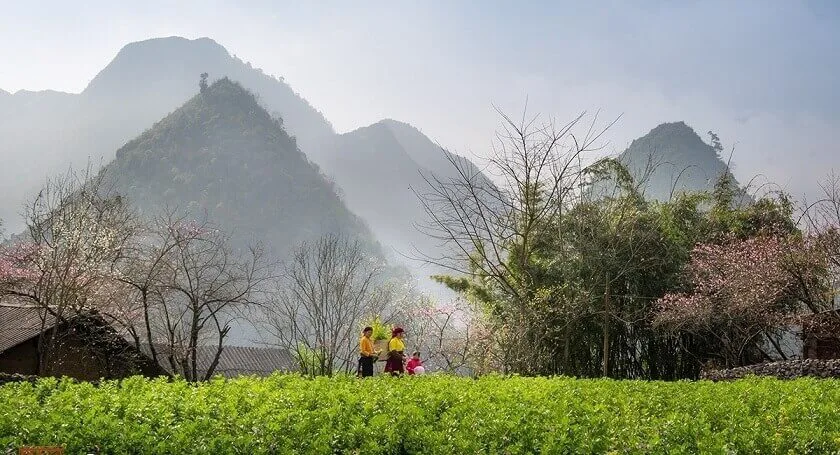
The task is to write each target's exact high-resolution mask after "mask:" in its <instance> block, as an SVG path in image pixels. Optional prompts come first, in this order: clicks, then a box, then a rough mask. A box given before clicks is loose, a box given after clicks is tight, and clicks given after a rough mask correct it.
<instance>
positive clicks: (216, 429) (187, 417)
mask: <svg viewBox="0 0 840 455" xmlns="http://www.w3.org/2000/svg"><path fill="white" fill-rule="evenodd" d="M838 386H840V382H838V381H836V380H816V379H797V380H792V381H779V380H775V379H758V378H750V379H745V380H740V381H734V382H724V383H712V382H705V381H700V382H671V383H663V382H641V381H613V380H575V379H565V378H519V377H512V378H503V377H497V376H491V377H482V378H480V379H477V380H474V379H466V378H456V377H450V376H426V377H417V378H408V377H406V378H399V379H396V378H390V377H381V378H375V379H364V380H360V379H355V378H350V377H334V378H326V377H316V378H305V377H301V376H294V375H276V376H272V377H269V378H265V379H258V378H240V379H233V380H223V379H214V380H212V381H210V382H207V383H201V384H189V383H186V382H183V381H177V380H176V381H170V380H167V379H154V380H148V379H144V378H140V377H134V378H129V379H125V380H123V381H103V382H101V383H100V385H99V386H94V385H92V384H88V383H74V382H72V381H69V380H55V379H43V380H40V381H38V382H36V383H34V384H33V383H29V382H20V383H11V384H6V385H4V386H2V387H0V447H6V446H10V445H11V446H20V445H24V444H33V445H34V444H38V445H53V444H63V445H65V447H66V448H67V450H68V453H82V451H84V450H86V449H88V448H89V447H93V446H95V445H96V446H99V447H100V448H101V449H102V452H103V453H249V454H250V453H255V454H260V453H365V454H368V453H372V454H399V453H405V454H412V453H431V454H451V453H488V454H490V453H510V454H516V453H609V452H613V451H614V452H616V453H798V454H802V453H836V452H837V451H838V450H840V406H839V405H840V387H838Z"/></svg>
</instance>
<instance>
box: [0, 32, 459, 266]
mask: <svg viewBox="0 0 840 455" xmlns="http://www.w3.org/2000/svg"><path fill="white" fill-rule="evenodd" d="M203 72H207V73H209V74H210V80H215V79H220V78H223V77H227V78H229V79H230V80H232V81H236V82H237V83H238V84H240V85H241V86H242V87H244V88H245V89H246V90H248V91H250V92H252V93H254V94H255V97H256V103H258V104H259V105H260V106H261V109H265V110H266V111H267V112H268V113H269V114H271V116H272V117H274V118H276V119H282V120H280V121H281V122H282V127H283V129H284V130H285V131H286V132H288V134H289V135H291V136H293V138H292V139H290V140H291V141H292V142H293V143H296V145H297V146H299V149H300V150H301V151H302V152H303V153H305V154H306V156H307V157H308V158H309V159H310V160H312V161H313V162H314V163H315V164H316V165H318V166H320V167H321V169H322V170H323V171H324V173H325V174H327V175H328V176H330V177H331V178H332V179H334V180H335V182H336V183H337V184H338V185H339V186H340V189H339V191H340V193H342V194H343V197H344V198H345V199H346V201H347V204H348V205H349V206H350V208H351V210H353V211H354V212H355V213H357V214H359V215H361V216H362V217H363V218H364V219H365V220H366V221H367V222H368V224H369V226H370V227H371V229H372V230H373V231H374V232H375V233H376V234H377V235H378V236H380V237H381V240H382V242H383V244H384V245H385V246H386V247H387V248H386V250H387V251H388V252H390V257H391V258H392V259H393V258H397V259H400V260H401V261H402V262H403V263H408V264H411V267H412V269H414V271H415V272H416V273H415V275H416V276H418V277H425V276H428V275H429V274H431V273H433V272H431V271H429V270H425V269H423V270H418V269H417V268H418V267H419V265H420V264H419V263H418V262H416V261H408V260H406V258H405V257H403V256H402V255H404V254H413V253H414V252H415V247H416V248H419V249H421V250H423V251H427V252H432V250H431V249H432V248H435V247H436V245H434V244H433V243H432V242H430V241H429V239H428V238H426V236H425V235H423V234H421V233H420V232H418V231H417V229H416V228H415V224H416V223H419V222H422V220H423V216H424V213H423V211H422V208H421V206H420V202H419V201H418V199H417V197H416V195H415V194H414V192H413V191H412V190H411V189H410V187H411V188H415V189H418V190H421V191H422V189H423V185H424V184H425V182H424V181H423V179H422V177H421V174H422V173H426V174H427V175H431V174H434V175H439V176H446V172H451V170H452V168H451V164H450V163H449V162H448V161H447V159H446V155H445V153H444V152H443V151H442V150H441V149H440V147H438V146H437V145H435V144H434V143H432V141H431V140H429V139H428V138H427V137H426V136H425V135H423V134H422V133H421V132H420V131H418V130H417V129H415V128H413V127H411V126H410V125H406V124H404V123H400V122H397V121H393V120H384V121H382V122H380V123H377V124H376V125H372V126H370V127H367V128H362V129H359V130H357V131H354V132H351V133H347V134H343V135H336V134H335V132H334V130H333V128H332V126H331V125H330V123H329V122H328V121H327V120H326V119H325V118H324V116H323V115H322V114H321V113H320V112H318V111H317V110H316V109H315V108H313V107H312V106H311V105H310V104H309V103H308V102H307V101H306V100H305V99H303V98H302V97H301V96H299V95H298V94H297V93H295V92H294V90H292V88H291V87H290V86H289V85H288V84H286V83H285V82H284V81H283V79H282V78H275V77H272V76H268V75H266V74H264V73H263V72H262V71H261V70H259V69H257V68H254V67H252V66H251V64H250V63H245V62H243V61H241V60H240V59H238V58H236V57H234V56H232V55H231V54H230V53H229V52H228V51H227V50H226V49H225V48H224V47H222V46H221V45H219V44H218V43H216V42H215V41H213V40H211V39H207V38H201V39H196V40H188V39H184V38H178V37H171V38H159V39H150V40H146V41H141V42H136V43H131V44H128V45H126V46H125V47H124V48H123V49H122V50H120V51H119V53H118V54H117V56H116V57H115V58H114V59H113V60H112V61H111V62H110V63H109V64H108V65H107V66H106V67H105V68H104V69H103V70H102V71H100V72H99V74H98V75H97V76H96V77H95V78H94V79H93V80H92V81H91V82H90V84H88V86H87V88H86V89H85V90H84V91H83V92H82V93H80V94H69V93H62V92H55V91H41V92H28V91H20V92H17V93H15V94H13V95H12V94H9V95H8V96H6V95H2V94H0V137H3V139H4V140H3V141H2V142H0V158H3V159H4V160H5V161H6V162H15V163H17V164H16V166H14V167H11V166H8V167H4V168H3V169H0V191H2V192H3V194H4V198H3V199H2V200H0V219H2V220H4V225H5V227H6V232H15V231H19V230H20V229H21V227H22V226H21V222H20V221H19V220H18V218H17V214H18V212H19V211H20V210H19V209H20V208H21V206H22V204H23V202H24V201H25V200H26V199H27V198H29V197H32V196H33V195H34V194H35V192H36V191H37V190H38V189H39V188H40V186H41V185H42V184H43V182H44V179H45V178H46V176H47V175H52V174H56V173H61V172H64V171H66V169H67V166H68V165H70V164H73V165H74V166H76V167H77V168H79V167H83V166H85V165H86V164H87V162H88V161H89V160H90V161H92V162H93V164H100V163H102V164H105V163H108V162H109V161H111V160H112V159H113V158H114V154H113V153H114V150H117V149H118V148H120V147H121V146H122V145H123V144H126V142H128V141H129V140H131V139H132V138H134V137H137V136H138V135H140V134H141V133H143V131H144V129H145V128H148V127H149V125H152V124H153V123H154V122H156V121H158V120H160V119H161V118H163V117H164V116H167V114H169V113H170V112H173V111H174V110H176V109H178V108H179V106H182V105H184V103H186V102H187V101H189V100H191V101H190V103H194V102H196V99H194V96H195V94H196V92H197V90H198V80H199V75H200V74H201V73H203ZM185 107H186V106H185ZM179 115H180V114H179ZM167 119H168V120H165V121H163V122H161V125H163V124H168V122H172V121H173V120H172V117H167ZM159 126H160V125H158V127H159ZM142 138H147V139H142ZM148 138H149V136H148V132H147V133H145V134H143V136H141V139H135V140H133V141H132V142H131V143H130V144H128V145H126V146H125V147H123V148H122V149H120V150H121V152H120V156H119V157H117V161H116V163H115V164H112V165H110V167H111V168H114V170H117V171H119V172H122V173H127V175H145V174H144V173H148V176H149V177H150V178H151V176H152V175H153V174H154V178H155V179H157V180H155V185H149V184H147V183H148V182H146V181H144V180H143V179H139V178H138V179H135V180H136V181H135V182H133V183H131V182H130V183H126V185H129V184H130V185H134V186H133V187H132V188H131V190H132V192H133V194H134V195H135V197H134V199H135V200H136V201H137V202H138V203H140V204H143V205H144V206H145V208H147V209H152V208H156V207H153V204H159V203H160V204H163V203H171V202H176V201H180V202H185V203H190V204H192V205H193V206H196V207H204V206H206V204H210V205H209V207H210V208H212V209H213V214H214V216H218V217H220V219H218V220H214V221H217V222H219V223H221V224H223V226H224V227H225V228H228V227H229V226H227V225H226V224H225V223H227V222H228V221H230V222H234V223H239V222H240V221H241V220H240V219H237V218H236V212H235V211H234V212H229V211H230V210H234V209H235V208H236V205H237V204H239V203H248V201H243V200H237V201H238V202H235V201H233V200H230V199H219V200H216V198H217V197H222V196H220V194H221V193H220V194H216V193H213V192H214V191H215V192H219V191H222V190H221V189H219V188H218V187H216V186H214V185H216V183H212V182H209V181H207V182H202V183H201V185H203V186H200V187H199V186H196V187H194V188H188V187H183V186H182V185H184V184H185V183H184V181H186V180H189V179H195V178H205V177H206V179H208V180H209V179H211V177H210V175H212V174H210V173H205V177H197V176H194V175H192V171H190V170H189V169H186V168H184V167H183V166H185V165H186V162H182V163H181V164H180V165H179V166H181V167H177V168H171V169H168V170H167V172H170V171H171V175H167V174H165V173H164V172H163V171H164V169H163V168H161V166H164V164H163V163H157V164H155V163H152V162H151V161H149V160H151V158H143V159H141V155H143V154H144V153H145V152H143V151H141V150H139V149H137V150H135V149H134V148H135V147H139V145H136V144H137V141H138V140H141V142H142V141H146V140H148ZM176 142H177V141H176ZM174 143H175V142H173V144H174ZM132 144H135V146H132ZM156 147H157V148H158V149H163V148H164V147H162V146H161V145H160V144H158V145H156ZM290 147H291V146H290ZM293 148H294V147H293ZM23 156H25V157H27V158H26V159H21V157H23ZM152 156H157V155H152ZM198 156H199V155H198V154H197V155H196V156H194V157H193V158H192V159H191V161H189V165H190V166H197V167H198V168H200V169H203V167H206V166H216V167H215V168H214V171H216V172H223V169H222V168H220V167H219V166H220V165H221V164H222V163H226V162H227V161H225V160H219V158H218V157H216V158H215V159H216V161H215V162H214V163H209V162H207V163H205V162H202V161H200V160H199V159H198ZM205 158H206V159H208V160H210V159H213V157H210V156H205ZM166 159H171V158H166ZM170 164H171V163H170ZM229 164H231V165H233V166H237V165H239V163H238V162H232V163H229ZM125 166H129V167H128V168H125ZM135 166H136V167H135ZM269 169H272V170H273V171H276V172H278V173H279V174H278V175H279V176H270V175H267V174H265V175H262V176H263V177H264V178H265V179H267V181H271V180H273V179H277V178H280V179H281V180H282V179H284V178H289V177H288V176H287V174H292V173H293V172H297V170H298V169H299V167H293V168H290V169H280V168H269ZM267 170H268V169H266V171H267ZM129 171H130V172H129ZM196 172H198V171H196ZM201 172H204V171H201ZM307 172H308V171H307ZM218 175H224V174H218ZM307 175H308V174H307ZM164 177H165V178H164ZM291 177H292V178H302V179H304V180H306V179H309V178H310V177H306V176H294V175H292V176H291ZM213 178H215V177H213ZM182 180H183V181H182ZM196 184H198V183H196ZM126 188H127V187H126ZM164 190H168V191H170V192H173V193H180V192H185V194H183V195H179V196H177V197H175V196H172V195H171V194H169V193H166V194H164V192H165V191H164ZM202 191H203V192H206V194H205V193H202ZM148 192H151V193H149V194H147V193H148ZM156 192H158V193H156ZM225 194H226V193H225ZM223 196H225V195H223ZM225 197H227V196H225ZM231 197H233V196H231ZM236 197H238V198H241V197H245V196H244V193H238V195H237V196H236ZM248 197H254V198H256V199H255V201H263V199H260V198H261V197H263V195H261V194H260V193H259V192H258V191H257V192H254V193H250V194H249V196H248ZM178 198H181V199H178ZM290 198H291V196H290ZM219 202H223V204H222V206H220V207H218V208H216V207H215V204H218V203H219ZM275 202H277V203H279V202H278V201H275ZM285 202H288V203H293V204H297V203H299V202H300V201H293V200H292V199H289V200H286V201H285ZM231 204H233V207H231V206H230V205H231ZM315 207H319V204H318V203H316V204H315ZM158 208H159V207H158ZM249 216H251V215H250V214H249ZM342 216H343V215H342ZM340 218H341V217H339V218H337V219H340ZM253 221H254V223H255V225H254V231H253V233H254V234H257V233H258V232H259V230H258V229H257V228H256V226H257V224H256V223H257V221H256V220H253ZM260 222H261V221H260ZM281 222H285V221H282V220H281ZM306 222H307V223H308V222H309V221H306ZM235 226H237V224H233V225H231V226H230V227H235ZM281 229H282V230H285V229H286V227H282V228H281ZM275 240H276V239H274V238H272V241H275ZM289 241H291V240H289Z"/></svg>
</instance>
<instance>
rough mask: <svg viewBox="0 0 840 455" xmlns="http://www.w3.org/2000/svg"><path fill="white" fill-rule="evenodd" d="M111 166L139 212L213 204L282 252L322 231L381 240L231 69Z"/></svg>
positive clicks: (234, 225) (236, 226)
mask: <svg viewBox="0 0 840 455" xmlns="http://www.w3.org/2000/svg"><path fill="white" fill-rule="evenodd" d="M106 172H107V174H106V176H108V177H109V178H110V179H112V180H113V181H114V182H115V184H116V190H117V191H118V192H119V193H121V194H124V195H126V196H127V197H128V198H129V199H130V200H131V202H132V203H133V205H134V206H136V207H138V208H139V209H140V210H141V213H143V212H145V213H149V214H154V213H158V212H159V211H160V210H161V209H162V208H164V207H179V208H182V209H187V210H189V211H190V212H191V213H193V214H194V215H195V216H197V217H201V216H204V214H205V213H206V215H208V217H209V218H210V219H211V220H212V221H214V222H215V223H217V224H219V225H220V226H222V227H224V228H226V229H228V230H231V231H232V232H233V234H234V237H235V238H236V239H241V240H250V239H255V240H260V241H262V242H264V243H265V244H266V246H267V247H269V248H270V250H271V251H273V252H274V253H276V254H279V255H281V256H282V255H284V254H285V253H287V252H288V251H289V250H290V249H291V248H293V247H296V246H297V245H298V244H299V243H300V242H302V241H304V240H312V239H315V238H317V237H318V236H320V235H322V234H324V233H344V234H347V235H349V236H351V237H354V238H361V239H362V240H363V241H365V242H367V243H368V244H369V245H371V246H373V245H374V240H373V236H372V235H371V233H370V231H369V230H368V228H367V227H366V226H365V224H364V223H363V222H362V220H360V219H359V218H358V217H356V216H355V215H354V214H353V213H351V212H350V210H348V209H347V207H345V206H344V204H343V203H342V201H341V200H340V199H339V197H338V196H337V195H336V193H335V189H334V187H333V186H332V184H330V183H329V182H327V180H326V179H325V178H324V176H323V175H322V174H320V172H319V171H318V169H317V167H316V166H315V165H313V164H312V163H311V162H310V161H309V160H307V158H306V156H304V154H303V153H302V152H301V151H300V149H298V147H297V145H296V143H295V141H294V139H293V138H291V137H290V136H289V135H288V134H287V133H286V131H284V130H283V128H282V127H281V125H280V122H279V121H278V120H277V119H275V118H272V116H271V115H270V114H269V113H268V112H266V111H265V109H263V108H262V107H261V106H260V105H259V104H258V103H257V100H256V98H255V96H254V95H253V94H252V93H250V92H248V91H247V90H245V89H244V88H243V87H242V86H241V85H239V84H238V83H236V82H233V81H231V80H230V79H227V78H225V79H221V80H219V81H217V82H215V83H213V84H212V85H210V87H209V88H208V89H207V90H205V91H204V92H203V93H200V94H198V95H196V96H194V97H193V98H192V99H191V100H189V101H188V102H187V103H186V104H184V105H183V106H182V107H180V108H179V109H177V110H176V111H174V112H173V113H171V114H169V115H168V116H166V118H164V119H163V120H161V121H160V122H158V123H156V124H155V125H154V126H153V127H152V128H151V129H149V130H148V131H146V132H145V133H143V134H141V135H140V136H139V137H137V138H136V139H134V140H132V141H130V142H128V143H127V144H126V145H125V146H123V147H122V148H120V149H119V150H117V153H116V158H115V160H114V161H113V162H112V163H110V164H109V165H108V166H107V168H106Z"/></svg>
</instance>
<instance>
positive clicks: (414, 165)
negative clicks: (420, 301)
mask: <svg viewBox="0 0 840 455" xmlns="http://www.w3.org/2000/svg"><path fill="white" fill-rule="evenodd" d="M320 154H321V157H322V158H321V161H322V169H323V171H324V173H325V174H326V175H327V176H328V177H330V178H331V179H332V180H334V181H335V182H336V184H338V186H339V187H340V188H341V189H342V192H343V198H344V200H345V202H346V203H347V206H348V207H349V208H350V209H351V210H352V211H353V212H354V213H356V214H358V215H360V216H361V217H362V218H364V219H365V220H366V221H367V222H368V223H369V224H370V226H371V229H372V230H373V232H374V233H375V234H376V237H377V239H378V240H379V241H380V242H381V243H382V244H383V246H385V247H386V249H387V250H388V251H389V252H390V254H391V256H390V257H391V259H392V260H397V261H399V262H402V263H403V264H406V265H408V266H410V267H411V268H413V269H415V272H416V274H417V275H419V276H428V275H431V274H434V273H440V272H442V270H437V269H435V268H433V267H430V266H426V267H421V262H420V261H419V260H418V259H419V257H420V256H422V255H423V254H425V255H430V256H434V255H436V254H441V253H442V250H441V245H440V244H439V241H437V240H434V239H432V238H430V237H429V236H427V235H426V234H424V233H423V232H422V230H421V229H420V227H421V226H422V225H424V224H426V223H427V214H426V212H425V210H424V209H423V206H422V204H421V201H420V199H419V197H418V195H423V194H425V193H427V192H428V190H429V186H428V182H427V181H426V178H438V179H441V180H444V181H445V180H447V179H450V178H456V177H457V175H456V170H455V168H454V167H453V165H452V163H451V161H450V159H458V160H461V161H462V162H463V163H464V164H465V165H466V166H467V167H468V168H469V169H470V172H475V173H478V172H479V170H478V169H477V168H476V167H475V166H474V165H473V164H472V163H471V162H469V161H466V160H464V158H462V157H457V156H456V155H452V154H450V153H449V152H447V151H445V150H443V149H442V148H441V147H440V146H439V145H436V144H435V143H433V142H432V141H431V140H430V139H429V138H428V137H426V136H425V135H424V134H423V133H421V132H420V131H419V130H418V129H416V128H415V127H413V126H411V125H409V124H407V123H402V122H398V121H395V120H390V119H389V120H382V121H380V122H378V123H375V124H373V125H370V126H366V127H364V128H359V129H357V130H355V131H352V132H349V133H345V134H341V135H339V136H336V137H335V138H334V140H333V141H331V142H329V143H327V144H325V146H324V147H323V148H322V149H321V150H320ZM421 284H422V285H423V287H424V290H425V291H427V292H433V293H435V294H437V295H439V296H441V295H443V294H444V293H445V292H444V291H443V290H442V287H441V286H438V285H436V284H433V283H430V282H424V283H421Z"/></svg>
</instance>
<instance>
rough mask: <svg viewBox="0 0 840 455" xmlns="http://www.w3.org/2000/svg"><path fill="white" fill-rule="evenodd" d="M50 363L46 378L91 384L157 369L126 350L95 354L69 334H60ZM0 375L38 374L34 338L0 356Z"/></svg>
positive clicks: (36, 345)
mask: <svg viewBox="0 0 840 455" xmlns="http://www.w3.org/2000/svg"><path fill="white" fill-rule="evenodd" d="M56 344H57V346H56V350H55V352H54V353H53V354H52V356H51V357H52V361H51V362H50V365H49V368H48V370H47V373H46V374H47V375H49V376H59V377H60V376H68V377H71V378H75V379H79V380H84V381H95V380H98V379H103V378H105V379H115V378H122V377H126V376H131V375H135V374H143V375H146V376H157V375H159V374H160V370H159V369H158V368H153V367H150V366H149V365H148V362H145V360H146V359H145V358H144V357H143V356H140V355H137V353H136V352H134V351H133V350H132V349H130V348H129V347H128V346H127V347H126V349H121V350H119V351H117V352H109V353H102V352H97V351H95V350H93V349H91V348H89V346H88V345H87V344H86V343H85V342H84V340H82V339H80V338H79V337H77V336H75V335H73V334H72V333H67V332H62V333H60V338H59V340H57V343H56ZM0 373H18V374H28V375H34V374H38V337H34V338H31V339H30V340H27V341H26V342H24V343H21V344H19V345H17V346H15V347H13V348H10V349H8V350H6V351H5V352H2V353H0Z"/></svg>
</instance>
